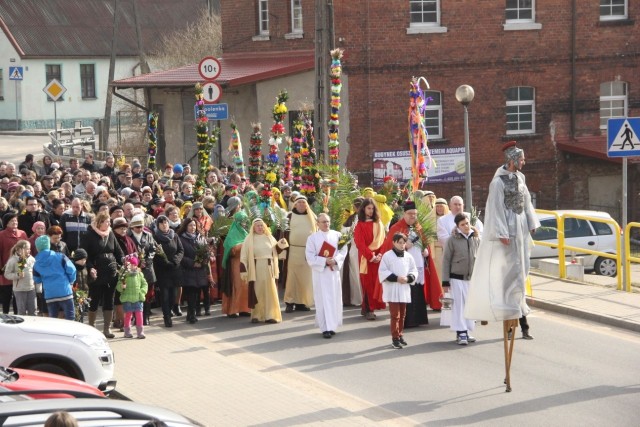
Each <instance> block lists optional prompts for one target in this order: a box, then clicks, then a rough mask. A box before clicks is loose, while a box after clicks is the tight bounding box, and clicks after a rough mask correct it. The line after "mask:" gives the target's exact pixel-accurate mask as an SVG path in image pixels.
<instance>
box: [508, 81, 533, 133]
mask: <svg viewBox="0 0 640 427" xmlns="http://www.w3.org/2000/svg"><path fill="white" fill-rule="evenodd" d="M535 115H536V108H535V90H534V88H532V87H528V86H521V87H512V88H509V89H508V90H507V135H513V134H525V133H535V131H536V122H535Z"/></svg>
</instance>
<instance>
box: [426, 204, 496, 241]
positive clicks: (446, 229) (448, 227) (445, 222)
mask: <svg viewBox="0 0 640 427" xmlns="http://www.w3.org/2000/svg"><path fill="white" fill-rule="evenodd" d="M459 213H464V214H465V215H466V216H467V218H469V220H471V225H472V226H474V227H475V228H476V230H478V235H479V236H480V237H482V232H483V231H484V224H482V221H480V218H472V217H471V214H470V213H469V212H465V211H464V201H463V200H462V197H460V196H453V197H452V198H451V200H449V213H448V214H446V215H443V216H440V217H438V221H437V223H436V224H437V234H438V242H439V243H440V245H442V247H443V248H444V245H446V244H447V240H449V237H451V232H452V231H453V230H455V228H456V222H455V220H454V218H455V217H456V215H458V214H459ZM474 220H475V224H474V223H473V222H474Z"/></svg>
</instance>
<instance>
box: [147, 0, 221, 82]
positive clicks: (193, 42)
mask: <svg viewBox="0 0 640 427" xmlns="http://www.w3.org/2000/svg"><path fill="white" fill-rule="evenodd" d="M198 15H199V17H200V18H199V19H198V20H197V21H196V22H194V23H191V24H189V25H188V26H187V27H186V28H184V29H182V30H179V31H175V32H174V33H172V34H170V35H168V36H166V37H163V40H162V42H161V43H159V44H158V46H160V47H159V48H158V49H157V51H155V52H153V53H152V56H151V58H150V60H151V62H152V64H153V68H154V69H159V70H168V69H171V68H177V67H182V66H184V65H189V64H194V63H198V62H199V61H200V60H201V59H202V58H204V57H205V56H215V57H218V56H220V54H221V53H222V25H221V23H220V15H218V14H215V13H212V14H210V13H209V10H208V9H207V8H203V9H202V10H201V11H200V12H199V13H198Z"/></svg>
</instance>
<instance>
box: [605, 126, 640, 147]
mask: <svg viewBox="0 0 640 427" xmlns="http://www.w3.org/2000/svg"><path fill="white" fill-rule="evenodd" d="M639 135H640V117H626V118H623V119H609V120H608V121H607V147H608V148H607V156H608V157H635V156H640V137H639Z"/></svg>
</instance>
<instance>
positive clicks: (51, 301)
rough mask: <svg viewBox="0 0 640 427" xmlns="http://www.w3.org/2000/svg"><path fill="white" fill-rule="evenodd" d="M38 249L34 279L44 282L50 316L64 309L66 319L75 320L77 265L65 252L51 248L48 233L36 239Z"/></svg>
mask: <svg viewBox="0 0 640 427" xmlns="http://www.w3.org/2000/svg"><path fill="white" fill-rule="evenodd" d="M36 249H37V250H38V255H36V263H35V265H34V266H33V280H34V282H35V283H42V289H43V292H44V300H45V301H46V303H47V310H48V311H49V317H58V312H59V311H60V310H62V311H64V317H65V319H67V320H75V319H76V314H75V308H74V305H73V287H72V284H73V282H75V280H76V267H75V266H74V265H73V263H72V262H71V260H70V259H69V258H67V257H66V256H65V255H64V254H62V253H59V252H54V251H52V250H51V240H50V239H49V236H47V235H46V234H45V235H44V236H40V237H38V238H37V239H36Z"/></svg>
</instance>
